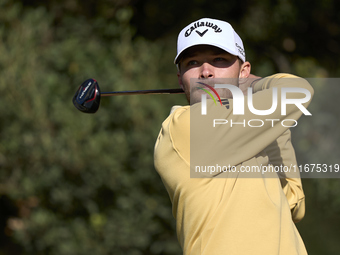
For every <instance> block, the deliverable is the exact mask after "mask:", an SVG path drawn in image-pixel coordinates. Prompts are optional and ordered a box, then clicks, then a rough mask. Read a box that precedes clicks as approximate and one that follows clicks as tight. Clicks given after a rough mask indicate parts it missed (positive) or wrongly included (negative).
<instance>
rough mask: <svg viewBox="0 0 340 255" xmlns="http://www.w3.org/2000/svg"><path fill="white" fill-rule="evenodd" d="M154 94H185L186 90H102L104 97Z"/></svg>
mask: <svg viewBox="0 0 340 255" xmlns="http://www.w3.org/2000/svg"><path fill="white" fill-rule="evenodd" d="M152 94H184V91H183V90H182V89H152V90H131V91H113V92H101V96H102V97H108V96H123V95H152Z"/></svg>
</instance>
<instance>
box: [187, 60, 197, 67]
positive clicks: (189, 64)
mask: <svg viewBox="0 0 340 255" xmlns="http://www.w3.org/2000/svg"><path fill="white" fill-rule="evenodd" d="M197 64H198V62H197V61H196V60H190V61H189V62H188V66H194V65H197Z"/></svg>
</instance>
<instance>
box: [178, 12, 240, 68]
mask: <svg viewBox="0 0 340 255" xmlns="http://www.w3.org/2000/svg"><path fill="white" fill-rule="evenodd" d="M202 44H205V45H211V46H215V47H218V48H221V49H222V50H225V51H227V52H229V53H230V54H232V55H234V56H237V57H239V58H240V59H241V60H242V61H243V62H245V61H246V54H245V51H244V47H243V43H242V40H241V38H240V37H239V36H238V34H237V33H236V32H235V30H234V29H233V27H232V26H231V25H230V24H229V23H228V22H225V21H221V20H216V19H209V18H203V19H200V20H197V21H195V22H193V23H191V24H190V25H188V26H186V27H185V28H184V29H183V30H182V31H181V32H180V33H179V35H178V40H177V56H176V58H175V64H177V63H178V61H179V60H180V55H181V53H182V52H183V51H185V50H186V49H188V48H189V47H192V46H195V45H202Z"/></svg>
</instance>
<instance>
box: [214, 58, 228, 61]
mask: <svg viewBox="0 0 340 255" xmlns="http://www.w3.org/2000/svg"><path fill="white" fill-rule="evenodd" d="M214 60H215V62H219V61H226V59H225V58H222V57H218V58H215V59H214Z"/></svg>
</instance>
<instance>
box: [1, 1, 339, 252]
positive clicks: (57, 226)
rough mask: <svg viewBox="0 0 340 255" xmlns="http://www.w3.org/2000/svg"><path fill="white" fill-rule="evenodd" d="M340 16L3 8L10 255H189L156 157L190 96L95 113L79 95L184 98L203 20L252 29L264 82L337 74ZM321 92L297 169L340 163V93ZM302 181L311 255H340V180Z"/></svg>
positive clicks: (195, 5) (303, 128) (178, 6)
mask: <svg viewBox="0 0 340 255" xmlns="http://www.w3.org/2000/svg"><path fill="white" fill-rule="evenodd" d="M339 7H340V6H339V3H338V2H337V1H336V0H327V1H326V0H324V1H314V0H312V1H297V2H296V3H295V2H293V1H289V0H280V1H266V0H263V1H256V2H255V1H250V0H248V1H243V2H242V5H241V4H240V3H237V2H234V3H229V2H226V1H213V2H212V1H204V0H191V1H185V2H183V1H177V0H176V1H165V0H160V1H156V0H145V1H141V0H140V1H129V0H125V1H119V0H99V1H80V0H64V1H56V0H54V1H48V2H45V1H29V0H25V1H18V0H2V1H0V74H1V76H0V77H1V79H0V93H1V101H0V138H1V140H0V141H1V142H0V169H1V171H0V226H1V238H0V254H35V255H36V254H51V255H53V254H58V255H63V254H82V255H86V254H96V255H101V254H103V255H104V254H131V255H133V254H150V255H151V254H180V253H181V251H180V248H179V245H178V243H177V239H176V235H175V226H174V220H173V217H172V215H171V205H170V201H169V198H168V195H167V193H166V191H165V189H164V187H163V184H162V183H161V180H160V178H159V176H158V175H157V173H156V172H155V170H154V168H153V146H154V142H155V139H156V137H157V135H158V132H159V129H160V125H161V123H162V121H163V120H164V119H165V117H166V116H167V115H168V113H169V110H170V107H171V106H172V105H174V104H182V105H183V104H185V103H186V102H185V99H184V97H183V96H181V95H159V96H147V95H145V96H129V97H115V98H110V99H109V98H104V99H103V100H102V102H101V107H100V110H99V112H98V113H97V114H95V115H86V114H82V113H80V112H78V111H77V110H76V109H75V108H74V106H73V105H72V102H71V99H72V96H73V94H74V93H75V91H76V89H77V87H78V86H79V85H80V84H81V83H82V82H83V81H84V80H85V79H88V78H95V79H96V80H97V81H98V83H99V85H100V86H101V89H102V90H105V91H111V90H134V89H153V88H176V87H177V86H178V85H177V78H176V68H175V66H174V65H173V58H174V56H175V49H176V39H177V38H176V37H177V33H178V32H179V31H180V29H181V28H182V27H183V26H185V25H187V24H188V23H189V22H191V21H193V20H195V19H197V18H200V17H204V16H206V17H213V18H220V19H224V20H227V21H229V22H230V23H231V24H232V25H233V26H234V27H235V28H236V30H237V31H239V34H240V35H241V37H242V38H243V40H244V42H245V47H246V51H247V55H248V59H249V60H250V61H251V62H252V66H253V71H252V72H253V73H254V74H257V75H260V76H266V75H270V74H272V73H274V72H291V73H295V74H297V75H300V76H302V77H315V78H325V77H337V76H338V75H339V74H340V68H339V65H338V59H339V54H340V43H339V42H340V40H339V39H340V25H339V24H340V22H339V17H340V15H339V11H338V10H339ZM315 90H316V95H320V96H318V97H316V98H315V100H314V101H313V103H312V105H311V109H312V110H311V111H312V112H313V114H314V113H315V114H319V115H317V116H323V117H324V118H321V117H320V118H314V119H313V120H311V119H307V118H305V119H302V120H301V124H300V125H299V128H298V129H296V130H293V139H294V140H293V142H294V145H295V148H296V152H297V156H298V160H299V162H300V163H325V161H329V162H332V163H340V162H339V153H340V152H339V142H340V138H339V134H338V131H337V127H338V125H339V110H338V109H339V108H338V107H337V104H336V102H337V98H338V95H339V92H340V89H339V87H337V86H335V87H333V88H332V90H331V91H329V89H328V87H325V86H317V87H315ZM325 120H326V121H325ZM325 123H327V124H325ZM328 123H329V124H328ZM318 161H324V162H318ZM303 184H304V187H305V192H306V196H307V212H306V217H305V219H304V220H303V221H302V222H300V223H298V224H297V227H298V229H299V231H300V232H301V235H302V237H303V239H304V241H305V243H306V246H307V249H308V251H309V254H320V253H322V254H338V251H339V249H340V246H339V242H338V239H339V228H340V216H339V213H340V198H339V194H340V188H339V180H337V179H335V180H331V179H313V180H310V179H304V180H303Z"/></svg>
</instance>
